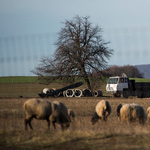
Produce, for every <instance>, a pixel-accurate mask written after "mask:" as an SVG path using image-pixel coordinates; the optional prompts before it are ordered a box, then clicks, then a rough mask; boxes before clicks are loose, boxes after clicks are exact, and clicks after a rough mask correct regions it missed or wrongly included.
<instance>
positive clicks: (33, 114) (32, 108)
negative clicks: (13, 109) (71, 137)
mask: <svg viewBox="0 0 150 150" xmlns="http://www.w3.org/2000/svg"><path fill="white" fill-rule="evenodd" d="M23 108H24V110H25V111H26V118H25V129H26V130H27V125H29V127H30V129H33V127H32V125H31V121H32V119H33V118H35V119H41V120H47V122H48V129H49V128H50V123H51V124H52V125H53V127H54V128H55V129H56V126H55V123H59V124H60V125H61V128H62V130H64V129H66V128H68V127H69V125H70V121H69V119H68V118H67V117H66V115H65V114H64V113H63V112H62V110H61V108H60V107H59V106H58V105H57V104H55V103H51V102H49V101H46V100H44V99H36V98H33V99H29V100H27V101H26V102H25V103H24V105H23Z"/></svg>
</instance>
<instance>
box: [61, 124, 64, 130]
mask: <svg viewBox="0 0 150 150" xmlns="http://www.w3.org/2000/svg"><path fill="white" fill-rule="evenodd" d="M61 129H62V131H64V126H63V124H62V123H61Z"/></svg>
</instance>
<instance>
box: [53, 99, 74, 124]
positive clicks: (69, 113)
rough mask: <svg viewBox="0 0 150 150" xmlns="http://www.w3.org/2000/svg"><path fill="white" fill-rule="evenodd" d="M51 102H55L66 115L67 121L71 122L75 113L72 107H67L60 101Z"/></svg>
mask: <svg viewBox="0 0 150 150" xmlns="http://www.w3.org/2000/svg"><path fill="white" fill-rule="evenodd" d="M53 103H55V104H57V105H58V106H60V108H61V110H62V111H63V113H64V114H65V115H66V116H67V117H68V119H69V121H70V122H71V119H73V118H74V117H75V114H74V112H73V110H72V109H68V108H67V106H66V105H65V104H63V103H62V102H59V101H53Z"/></svg>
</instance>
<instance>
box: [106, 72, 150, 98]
mask: <svg viewBox="0 0 150 150" xmlns="http://www.w3.org/2000/svg"><path fill="white" fill-rule="evenodd" d="M106 93H110V94H112V95H113V97H123V98H128V97H129V96H137V97H138V98H147V97H150V82H135V80H130V79H129V78H128V77H127V76H126V75H123V76H114V77H109V79H108V82H107V85H106Z"/></svg>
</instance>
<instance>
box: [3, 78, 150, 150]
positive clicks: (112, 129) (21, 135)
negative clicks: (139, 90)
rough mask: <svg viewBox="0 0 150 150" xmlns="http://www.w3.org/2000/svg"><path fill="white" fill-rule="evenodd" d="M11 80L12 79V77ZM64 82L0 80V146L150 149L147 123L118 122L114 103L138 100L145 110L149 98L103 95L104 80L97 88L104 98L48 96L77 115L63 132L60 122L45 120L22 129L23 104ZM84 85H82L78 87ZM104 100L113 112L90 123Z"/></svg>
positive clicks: (75, 149) (149, 128)
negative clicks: (43, 90) (54, 126)
mask: <svg viewBox="0 0 150 150" xmlns="http://www.w3.org/2000/svg"><path fill="white" fill-rule="evenodd" d="M13 81H14V80H13ZM65 85H66V84H65V83H64V84H60V83H52V84H49V85H44V84H39V83H37V82H36V81H35V82H30V83H28V82H23V83H21V81H20V82H19V83H10V82H8V83H0V149H11V150H12V149H15V150H17V149H37V150H38V149H52V150H53V149H54V150H55V149H56V150H57V149H61V150H63V149H64V150H65V149H67V150H77V149H79V150H83V149H86V150H91V149H93V150H99V149H101V150H105V149H109V150H111V149H112V150H118V149H119V150H120V149H122V150H124V149H129V150H133V149H147V150H148V149H149V148H150V142H149V141H150V123H149V121H148V120H147V121H146V123H145V125H140V124H139V123H137V122H135V123H132V124H128V123H126V124H125V123H122V122H120V121H118V117H117V113H116V110H117V106H118V105H119V104H120V103H137V104H140V105H142V106H143V107H144V109H145V110H146V109H147V108H148V107H149V106H150V98H137V97H129V98H128V99H124V98H113V97H111V96H110V95H107V94H106V91H105V86H106V83H103V84H100V86H99V89H98V90H102V91H103V97H81V98H75V97H72V98H67V97H57V98H54V97H49V98H46V100H48V101H51V102H52V101H54V100H58V101H61V102H63V103H64V104H65V105H66V106H67V107H68V108H71V109H72V110H73V111H74V113H75V115H76V118H75V120H74V121H72V122H71V124H70V127H69V129H68V130H66V131H64V132H62V131H61V128H60V125H57V127H56V128H57V129H56V130H54V128H53V127H52V126H51V127H50V130H48V129H47V122H46V121H43V120H36V119H33V121H32V125H33V128H34V130H30V129H29V130H27V131H25V130H24V119H25V112H24V110H23V103H24V102H25V101H26V100H27V99H29V98H31V97H36V98H39V96H38V93H41V91H42V89H43V88H45V87H48V88H54V87H55V88H61V87H63V86H65ZM79 88H80V89H83V88H85V85H82V86H81V87H79ZM102 99H105V100H107V101H109V103H110V105H111V107H112V112H111V114H110V116H109V117H108V120H107V122H103V121H101V120H100V121H99V122H98V123H97V124H95V125H92V123H91V121H90V120H91V117H92V115H93V114H94V111H95V106H96V104H97V103H98V102H99V101H100V100H102Z"/></svg>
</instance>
